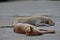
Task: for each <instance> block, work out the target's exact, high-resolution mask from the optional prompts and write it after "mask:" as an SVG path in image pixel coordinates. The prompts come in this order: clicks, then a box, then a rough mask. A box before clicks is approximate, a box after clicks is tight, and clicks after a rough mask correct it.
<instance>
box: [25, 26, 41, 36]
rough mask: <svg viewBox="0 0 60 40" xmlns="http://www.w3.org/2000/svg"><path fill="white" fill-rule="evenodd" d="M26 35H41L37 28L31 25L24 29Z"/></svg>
mask: <svg viewBox="0 0 60 40" xmlns="http://www.w3.org/2000/svg"><path fill="white" fill-rule="evenodd" d="M26 35H27V36H36V35H42V33H40V32H38V29H36V28H34V27H32V26H29V27H28V28H27V29H26Z"/></svg>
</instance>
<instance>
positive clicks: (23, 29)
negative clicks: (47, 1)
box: [13, 23, 55, 36]
mask: <svg viewBox="0 0 60 40" xmlns="http://www.w3.org/2000/svg"><path fill="white" fill-rule="evenodd" d="M13 30H14V32H15V33H21V34H26V36H37V35H43V34H48V33H55V30H44V29H40V28H39V27H36V26H33V25H31V24H26V23H17V24H15V25H14V29H13Z"/></svg>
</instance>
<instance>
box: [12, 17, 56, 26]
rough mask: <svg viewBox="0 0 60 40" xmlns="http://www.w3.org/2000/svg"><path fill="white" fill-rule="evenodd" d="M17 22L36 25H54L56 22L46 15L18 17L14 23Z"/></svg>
mask: <svg viewBox="0 0 60 40" xmlns="http://www.w3.org/2000/svg"><path fill="white" fill-rule="evenodd" d="M17 23H28V24H31V25H34V26H45V25H46V26H53V25H54V24H55V23H54V22H53V20H52V19H51V18H50V17H46V16H29V17H18V18H16V19H15V20H14V21H13V25H15V24H17Z"/></svg>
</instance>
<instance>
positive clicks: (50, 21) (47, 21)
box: [46, 18, 55, 26]
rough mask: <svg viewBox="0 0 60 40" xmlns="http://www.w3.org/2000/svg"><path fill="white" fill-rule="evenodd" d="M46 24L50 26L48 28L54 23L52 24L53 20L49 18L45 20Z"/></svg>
mask: <svg viewBox="0 0 60 40" xmlns="http://www.w3.org/2000/svg"><path fill="white" fill-rule="evenodd" d="M46 24H48V25H50V26H54V25H55V23H54V22H53V20H52V19H51V18H47V19H46Z"/></svg>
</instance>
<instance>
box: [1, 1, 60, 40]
mask: <svg viewBox="0 0 60 40" xmlns="http://www.w3.org/2000/svg"><path fill="white" fill-rule="evenodd" d="M32 15H49V16H50V17H51V18H52V19H53V20H54V21H55V23H56V24H55V26H51V27H41V28H43V29H55V30H56V34H44V35H43V36H28V37H27V36H25V35H23V34H17V33H14V32H13V28H3V29H2V28H0V40H60V1H57V2H56V1H47V2H46V1H45V2H44V1H16V2H4V3H0V26H6V25H11V23H12V21H13V20H14V19H15V18H16V17H17V16H32Z"/></svg>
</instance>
